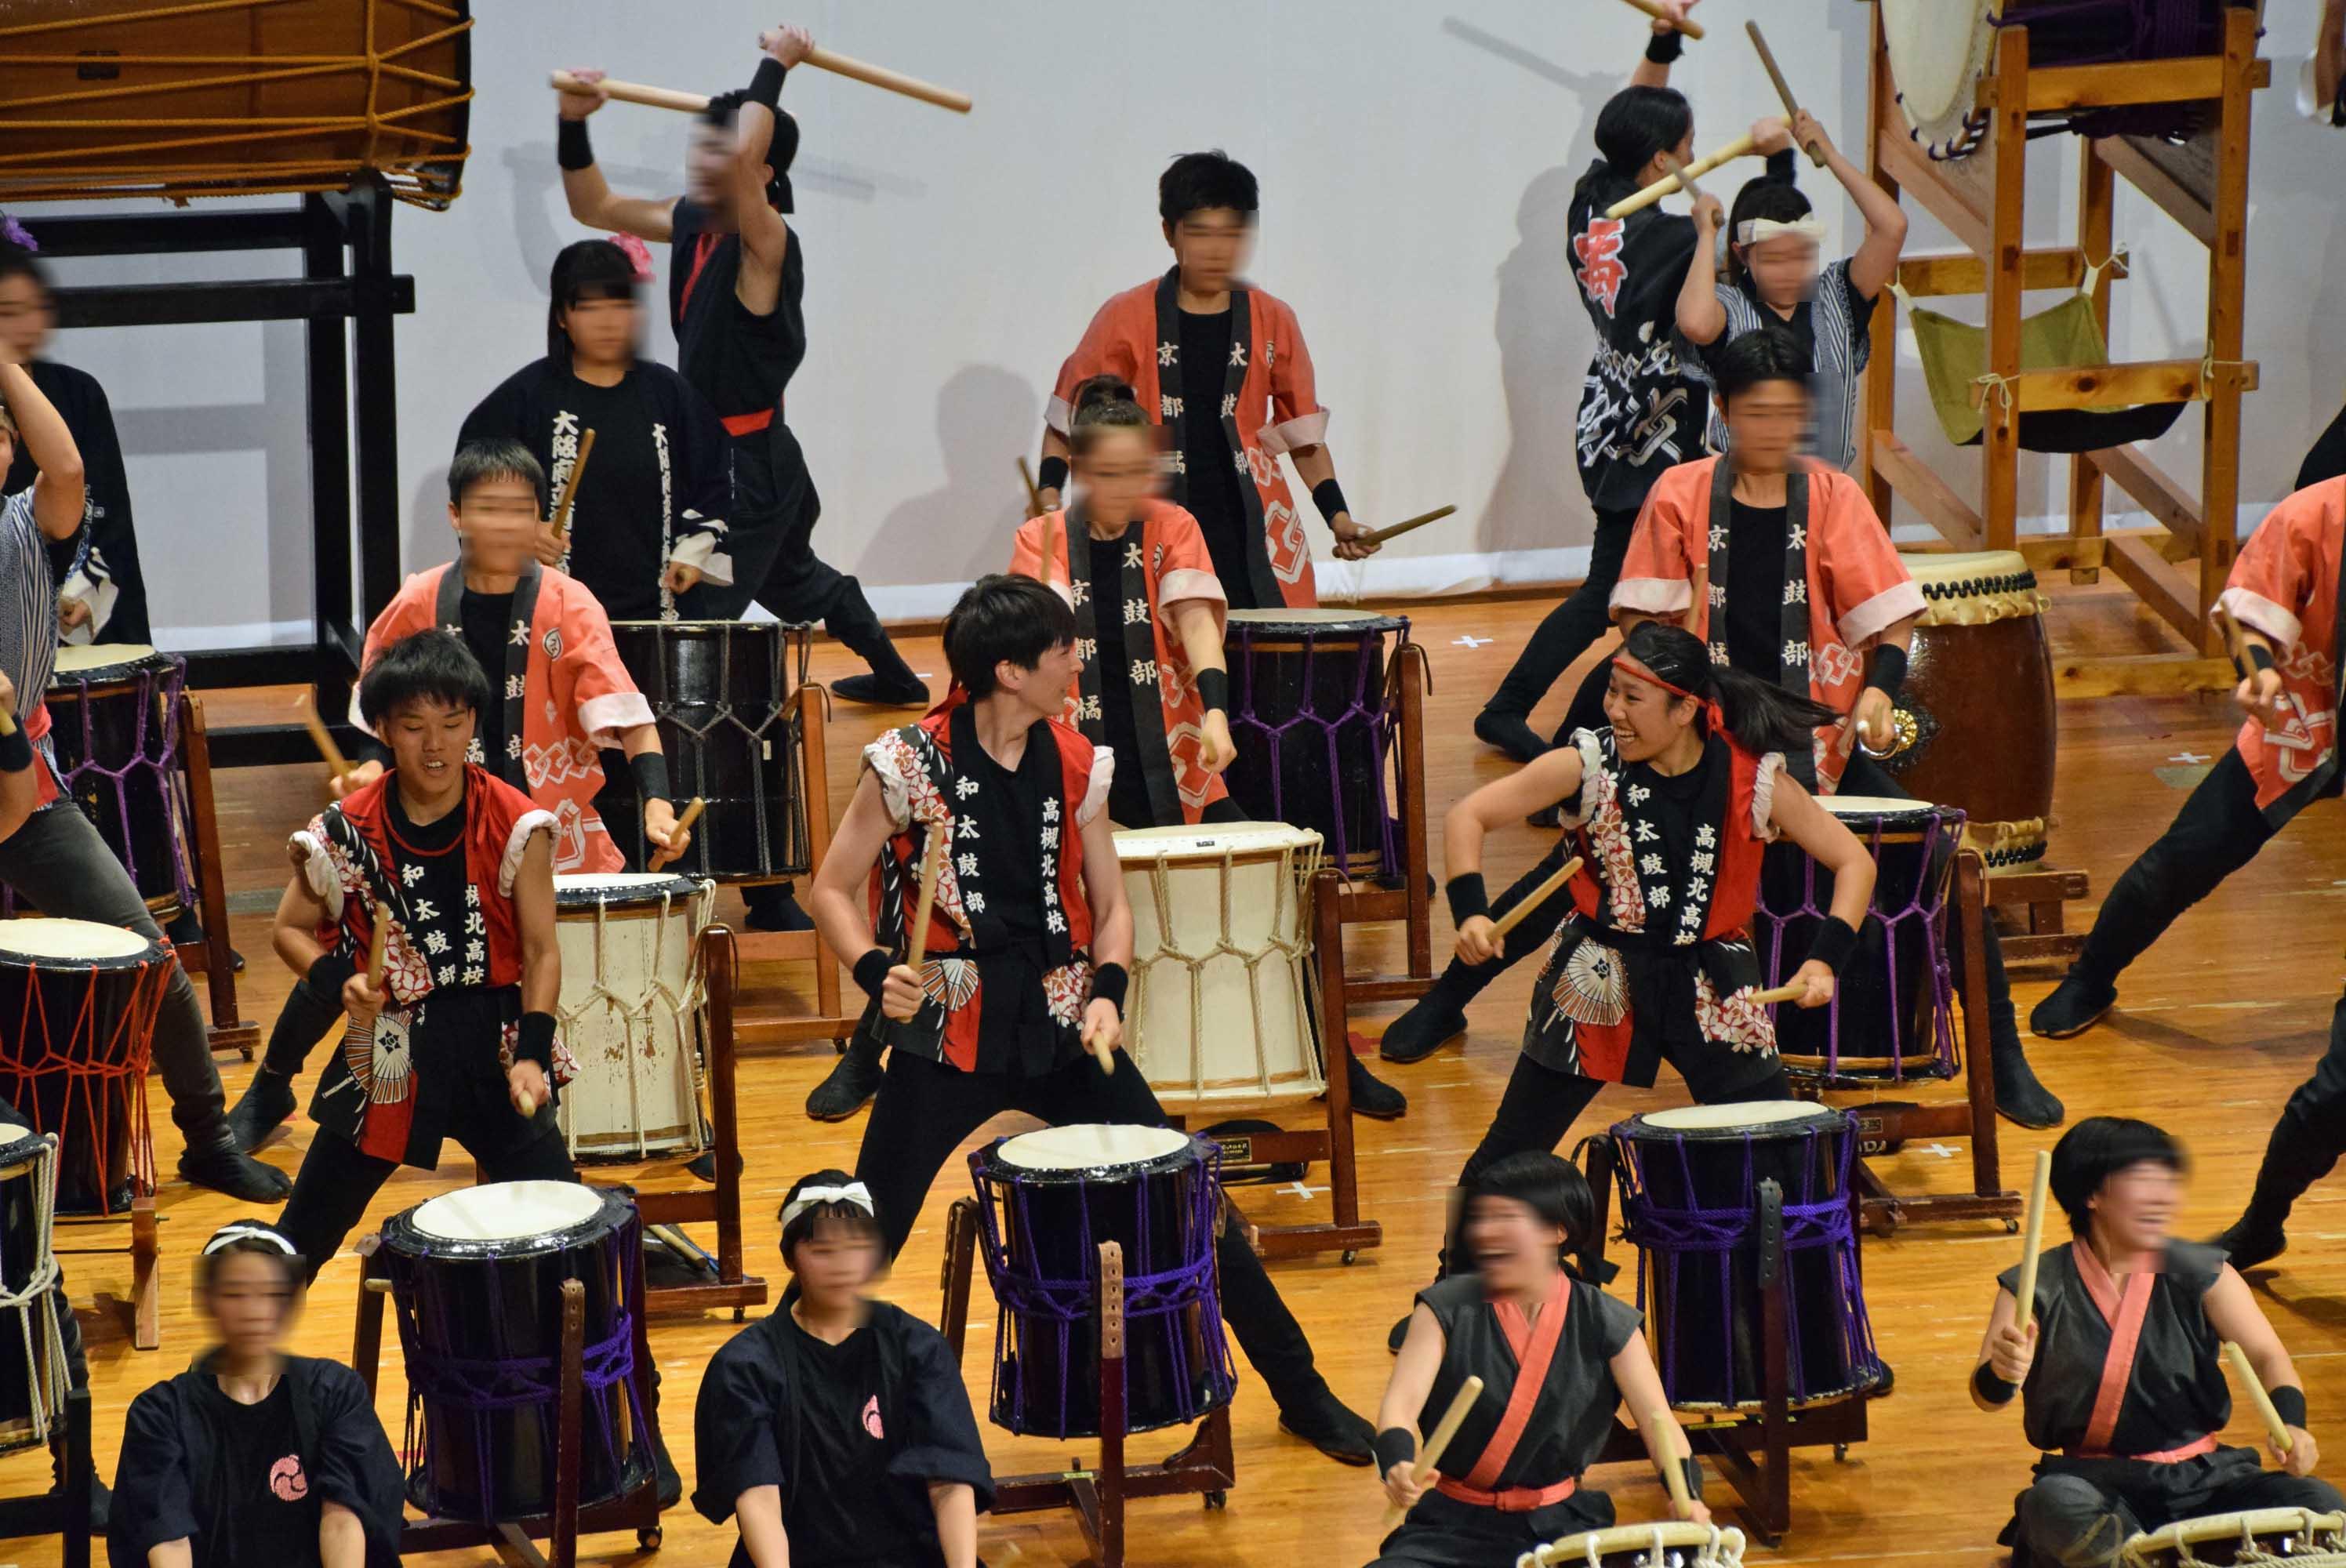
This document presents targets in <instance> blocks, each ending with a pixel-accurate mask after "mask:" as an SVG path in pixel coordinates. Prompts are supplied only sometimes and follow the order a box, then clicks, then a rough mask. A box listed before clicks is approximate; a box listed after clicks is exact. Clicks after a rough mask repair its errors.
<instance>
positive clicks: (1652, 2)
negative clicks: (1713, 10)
mask: <svg viewBox="0 0 2346 1568" xmlns="http://www.w3.org/2000/svg"><path fill="white" fill-rule="evenodd" d="M1628 5H1629V6H1630V8H1631V9H1632V10H1637V11H1643V12H1644V13H1645V14H1646V15H1648V16H1651V17H1652V18H1653V19H1654V20H1655V21H1657V22H1668V24H1669V25H1671V26H1673V27H1676V28H1677V29H1678V31H1679V32H1681V33H1684V34H1685V35H1686V36H1688V37H1689V38H1699V37H1701V36H1703V30H1702V24H1701V23H1699V22H1698V21H1696V20H1695V19H1694V18H1693V17H1691V16H1673V15H1670V14H1669V13H1668V11H1665V10H1663V9H1662V8H1661V5H1659V4H1658V0H1628Z"/></svg>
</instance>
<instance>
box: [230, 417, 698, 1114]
mask: <svg viewBox="0 0 2346 1568" xmlns="http://www.w3.org/2000/svg"><path fill="white" fill-rule="evenodd" d="M545 494H546V474H545V471H544V470H543V469H541V468H539V467H538V465H537V460H536V459H535V458H534V457H532V456H531V455H530V454H529V453H528V451H527V450H526V449H525V448H524V447H523V446H521V445H520V444H519V443H516V442H513V441H509V440H503V439H484V440H479V441H471V442H466V443H464V445H463V446H460V447H458V448H457V449H456V456H455V460H454V462H453V463H450V464H449V468H448V520H449V522H450V523H451V524H453V525H454V528H455V530H456V535H457V538H458V539H459V540H460V541H461V543H462V547H463V560H462V562H461V563H460V564H458V565H444V566H434V567H433V568H432V569H431V570H430V571H427V572H418V573H416V574H415V575H413V576H412V577H410V578H408V579H407V581H406V583H405V584H404V585H402V586H401V588H400V590H399V593H398V595H397V596H396V597H394V598H393V600H392V602H391V603H390V605H389V606H386V607H385V608H384V610H383V612H382V614H381V615H380V616H376V617H375V620H374V625H372V626H369V627H368V628H367V637H366V650H365V655H364V663H365V665H366V667H368V668H370V669H371V668H372V667H373V665H374V662H375V660H377V659H378V658H380V657H382V654H383V650H384V649H385V648H387V647H391V646H392V645H393V643H395V642H397V641H398V640H399V639H401V638H403V637H406V636H413V634H415V633H417V632H421V631H423V630H424V629H426V628H427V627H431V626H444V627H446V628H448V629H449V630H451V631H454V630H456V629H458V628H459V627H461V628H462V631H463V639H464V641H463V646H464V647H465V648H467V649H469V650H470V651H471V656H472V657H473V659H474V662H475V663H476V664H478V666H479V667H480V668H481V669H482V670H484V671H495V672H496V673H495V675H494V676H493V677H490V678H491V684H490V686H489V687H487V688H486V689H485V690H484V694H483V703H482V707H481V708H480V709H479V712H478V716H477V724H476V728H475V729H474V740H473V747H472V751H471V755H470V760H472V761H474V762H477V763H480V764H481V765H482V766H483V767H484V769H486V770H487V771H488V773H489V774H490V776H492V777H495V778H497V779H501V780H502V781H503V782H504V783H505V784H507V785H510V786H512V787H513V788H514V789H516V790H519V791H524V792H525V793H526V794H527V796H528V798H529V799H531V800H532V801H534V802H535V804H537V805H538V806H540V807H542V808H544V809H545V810H546V813H547V814H548V816H549V817H550V820H552V823H553V826H554V832H553V864H554V870H555V871H556V872H571V871H620V870H623V869H625V866H626V861H625V860H624V858H623V857H622V856H621V855H620V853H619V850H618V846H617V845H616V844H615V843H613V842H612V840H611V835H610V833H609V831H608V830H606V829H605V827H604V826H603V819H602V818H601V817H600V816H598V815H597V813H596V810H595V794H596V791H597V789H601V788H602V784H603V766H602V762H601V760H600V752H599V750H598V748H604V747H614V748H620V749H623V750H625V751H626V752H627V765H628V768H629V770H630V771H632V772H633V773H634V775H635V779H636V787H637V792H638V793H639V794H640V795H641V797H642V799H643V802H644V807H643V811H644V835H645V837H646V838H647V839H648V840H649V841H650V842H652V843H654V844H657V845H659V846H660V847H661V848H662V849H663V850H665V851H667V853H668V855H671V856H672V855H677V854H681V853H683V852H684V850H686V849H688V847H689V846H690V842H691V836H690V834H689V833H679V832H678V831H677V828H676V812H675V809H674V807H673V804H672V802H671V801H670V799H669V798H668V759H667V758H666V757H664V756H663V755H662V754H661V751H660V738H659V727H658V724H656V723H655V722H654V721H653V718H652V710H651V705H650V704H649V703H648V702H646V701H645V700H644V697H643V694H642V693H641V692H639V691H637V689H636V683H635V681H634V680H633V679H632V678H630V677H629V676H628V674H627V667H626V666H624V665H622V664H621V663H620V662H619V656H618V652H617V649H616V648H615V647H613V646H612V642H611V623H610V622H609V621H608V620H607V619H606V618H605V617H604V615H603V607H602V606H600V605H599V604H597V603H596V601H595V596H593V595H592V594H589V593H587V592H586V589H584V588H583V587H581V586H580V585H578V583H577V581H576V579H575V578H573V577H569V576H567V575H564V574H563V573H561V572H558V571H556V570H555V569H554V568H553V567H551V566H541V565H538V564H537V561H536V560H535V557H534V555H532V553H531V552H532V550H533V548H534V545H535V539H536V536H537V530H538V526H539V524H538V516H539V514H540V512H541V510H542V508H543V505H544V501H545ZM500 688H502V693H503V695H502V696H500V695H499V690H500ZM362 722H370V723H371V722H372V721H371V720H362ZM377 740H378V742H380V740H381V737H378V738H377ZM373 749H374V750H375V751H376V753H377V755H376V756H375V757H372V758H369V759H366V760H363V761H360V762H358V763H356V765H355V766H353V767H352V769H351V775H350V777H349V778H348V779H337V780H335V781H333V787H334V789H336V792H337V793H343V792H347V791H351V790H356V789H362V788H364V787H365V786H367V785H370V784H372V783H375V782H376V781H378V780H380V779H382V776H383V765H382V761H381V760H380V758H381V756H382V755H383V754H384V753H383V752H382V747H381V746H380V744H378V745H377V746H376V747H375V748H373ZM335 984H336V985H339V984H340V981H339V980H337V981H336V983H335ZM341 1013H342V996H341V994H340V993H339V992H338V991H337V990H335V989H334V988H333V987H319V986H312V985H309V984H307V983H301V984H296V985H295V986H294V988H293V990H292V992H291V993H290V994H289V995H288V996H287V997H286V999H285V1006H284V1009H283V1011H282V1012H280V1013H279V1014H278V1017H277V1023H276V1026H275V1027H274V1028H273V1029H272V1030H271V1031H270V1037H269V1050H268V1052H267V1054H266V1055H265V1056H264V1057H263V1059H262V1061H261V1063H260V1066H259V1067H258V1068H257V1069H255V1070H254V1072H253V1074H252V1082H251V1083H250V1084H249V1085H247V1086H246V1089H245V1091H244V1095H243V1096H242V1097H241V1098H240V1099H239V1100H238V1101H237V1104H236V1109H235V1110H234V1111H233V1112H231V1113H230V1126H231V1127H232V1128H233V1129H234V1132H235V1135H236V1139H237V1145H238V1146H239V1147H240V1148H243V1149H247V1150H250V1149H255V1148H258V1147H260V1144H261V1142H262V1140H263V1139H265V1138H267V1137H268V1136H269V1135H270V1133H271V1132H272V1131H274V1130H275V1129H276V1127H277V1125H278V1124H280V1123H281V1122H283V1121H284V1120H285V1119H286V1118H287V1117H288V1116H291V1115H292V1114H293V1108H294V1098H293V1079H294V1076H295V1075H296V1074H299V1073H300V1072H301V1064H302V1062H303V1060H304V1059H305V1058H307V1056H308V1055H309V1054H310V1049H311V1046H313V1045H315V1044H317V1043H318V1041H319V1039H320V1038H321V1036H323V1035H324V1034H325V1033H326V1032H327V1031H328V1030H329V1029H331V1028H332V1027H333V1023H334V1020H335V1018H336V1017H338V1016H339V1015H340V1014H341Z"/></svg>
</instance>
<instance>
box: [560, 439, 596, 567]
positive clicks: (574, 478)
mask: <svg viewBox="0 0 2346 1568" xmlns="http://www.w3.org/2000/svg"><path fill="white" fill-rule="evenodd" d="M594 450H595V433H594V432H593V431H592V430H588V431H587V432H586V433H585V434H583V435H581V436H580V437H579V438H578V455H577V456H576V458H574V459H572V460H571V463H570V477H569V478H567V479H566V480H564V481H563V482H562V499H561V500H560V501H558V502H556V503H555V507H554V536H555V537H556V538H557V539H560V540H563V541H565V542H567V541H568V540H569V538H570V504H571V503H572V502H573V501H576V500H577V499H578V476H579V475H580V474H582V473H586V459H587V458H588V456H589V455H591V454H592V453H594Z"/></svg>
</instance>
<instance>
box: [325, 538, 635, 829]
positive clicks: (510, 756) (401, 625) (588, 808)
mask: <svg viewBox="0 0 2346 1568" xmlns="http://www.w3.org/2000/svg"><path fill="white" fill-rule="evenodd" d="M463 592H464V573H463V572H462V570H460V569H459V568H458V567H457V566H455V565H444V566H434V567H433V568H432V569H431V570H430V571H427V572H418V573H416V574H415V575H413V576H412V577H410V578H408V579H407V581H406V582H405V583H403V584H402V585H400V589H399V592H398V593H397V594H396V595H394V596H393V598H392V601H391V603H390V604H388V605H386V606H383V612H382V614H381V615H379V616H376V617H375V618H374V625H372V626H369V627H368V628H367V636H366V653H365V656H364V661H365V663H367V664H370V665H371V664H372V663H373V662H374V661H375V659H376V657H378V656H380V655H381V654H382V650H383V649H385V648H387V647H390V646H391V645H392V644H393V643H395V642H397V641H399V640H400V639H401V638H402V637H405V636H413V635H414V634H415V633H417V632H422V631H429V630H431V629H432V628H433V626H441V627H444V628H445V629H447V630H449V631H452V632H454V633H456V634H457V635H458V636H462V635H463V634H464V626H463V624H462V622H461V621H460V620H459V618H458V605H459V599H460V596H461V595H462V594H463ZM524 616H527V618H528V631H527V634H526V635H525V636H520V637H517V638H515V639H513V640H510V641H509V642H508V643H507V645H506V648H505V667H504V668H502V669H492V670H488V671H485V672H484V673H485V674H486V675H487V676H488V677H489V695H490V699H491V700H492V701H501V702H503V703H504V704H505V749H506V755H505V756H504V757H482V758H475V759H474V760H475V761H477V762H479V763H481V764H482V765H483V766H484V767H486V768H487V769H490V770H491V771H492V772H493V773H495V774H496V775H497V776H498V777H499V778H500V779H503V780H504V781H505V783H507V784H511V785H513V786H515V788H518V789H526V790H527V791H528V793H529V797H530V799H533V800H535V801H536V802H537V803H538V804H539V805H541V806H543V807H545V808H546V810H548V811H550V812H552V813H553V815H554V820H555V834H554V870H555V872H556V875H562V874H565V873H568V872H573V871H624V870H625V869H626V867H627V861H626V860H625V858H624V857H623V856H621V855H620V853H619V847H618V846H617V844H614V843H613V842H612V841H611V835H610V832H609V830H607V829H606V828H605V827H604V826H603V819H602V817H601V816H600V815H599V814H598V813H597V811H596V809H595V796H596V794H597V791H599V790H600V789H602V788H603V759H602V756H601V751H602V750H603V749H604V748H611V749H617V747H618V745H619V741H620V738H621V737H622V736H623V735H625V734H626V732H627V731H628V730H630V729H633V728H636V727H637V725H643V724H649V723H651V722H652V708H651V704H650V703H648V702H647V701H645V700H644V696H643V693H641V692H640V691H637V689H636V683H635V680H634V677H631V676H629V675H628V674H627V666H625V665H623V664H621V663H620V662H619V650H618V648H617V646H616V645H614V643H613V642H612V640H611V622H610V619H609V617H607V616H605V615H604V613H603V606H602V603H601V601H599V600H597V598H596V597H595V596H594V595H593V594H590V593H588V592H587V591H586V585H584V584H582V583H580V582H579V581H578V580H577V579H576V578H575V577H572V576H569V575H566V574H564V573H562V572H558V571H556V570H555V569H554V568H553V567H551V566H541V565H537V564H536V563H535V562H531V563H530V564H529V565H528V566H527V567H526V568H525V570H524V571H523V573H522V575H521V581H520V583H519V584H517V585H515V589H514V617H515V622H516V623H517V624H516V626H515V630H516V631H518V630H519V629H520V628H519V626H518V623H519V622H520V621H521V619H522V618H523V617H524ZM351 706H352V712H351V719H352V723H361V722H362V721H361V720H360V718H359V715H358V711H357V708H358V699H357V697H356V696H355V694H353V696H352V703H351Z"/></svg>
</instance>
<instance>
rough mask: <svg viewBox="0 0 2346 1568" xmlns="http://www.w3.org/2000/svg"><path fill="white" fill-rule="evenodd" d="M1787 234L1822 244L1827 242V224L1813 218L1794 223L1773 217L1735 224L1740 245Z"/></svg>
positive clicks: (1752, 243)
mask: <svg viewBox="0 0 2346 1568" xmlns="http://www.w3.org/2000/svg"><path fill="white" fill-rule="evenodd" d="M1787 235H1790V236H1791V237H1793V238H1794V239H1806V240H1809V241H1811V242H1812V243H1814V244H1818V245H1821V244H1823V243H1824V242H1825V226H1824V225H1823V224H1821V223H1820V222H1818V221H1817V220H1816V219H1813V218H1803V219H1799V220H1798V221H1796V222H1792V223H1779V222H1777V221H1776V220H1775V219H1772V218H1747V219H1744V220H1743V221H1742V222H1740V223H1739V224H1737V225H1736V226H1735V242H1736V243H1737V244H1738V245H1757V244H1759V243H1760V241H1761V240H1763V239H1782V238H1784V237H1785V236H1787Z"/></svg>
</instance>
